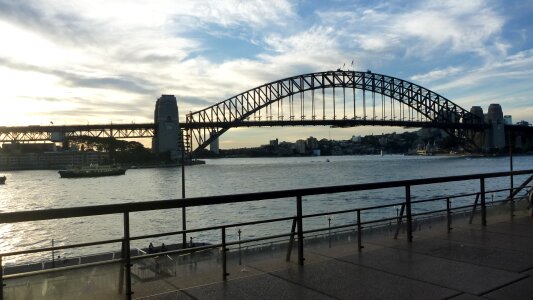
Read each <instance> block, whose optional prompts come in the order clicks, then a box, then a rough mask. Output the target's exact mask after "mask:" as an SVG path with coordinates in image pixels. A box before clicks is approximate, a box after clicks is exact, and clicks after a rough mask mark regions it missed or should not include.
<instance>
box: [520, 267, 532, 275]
mask: <svg viewBox="0 0 533 300" xmlns="http://www.w3.org/2000/svg"><path fill="white" fill-rule="evenodd" d="M531 270H533V267H531V268H527V269H524V270H522V271H520V272H519V273H525V272H527V271H531ZM526 275H528V274H526ZM528 276H529V275H528Z"/></svg>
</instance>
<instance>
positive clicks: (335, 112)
mask: <svg viewBox="0 0 533 300" xmlns="http://www.w3.org/2000/svg"><path fill="white" fill-rule="evenodd" d="M491 107H492V105H491ZM497 107H499V105H498V106H497ZM487 116H488V119H487V118H486V117H485V116H484V113H483V110H482V108H481V107H476V106H474V107H472V109H470V110H466V109H464V108H462V107H460V106H459V105H457V104H456V103H454V102H452V101H450V100H449V99H447V98H445V97H443V96H441V95H439V94H437V93H435V92H433V91H431V90H429V89H427V88H425V87H422V86H420V85H417V84H415V83H412V82H409V81H406V80H403V79H399V78H395V77H392V76H387V75H383V74H378V73H373V72H371V71H366V72H360V71H346V70H340V69H339V70H337V71H325V72H316V73H309V74H303V75H298V76H293V77H288V78H284V79H281V80H277V81H273V82H270V83H266V84H263V85H261V86H258V87H256V88H253V89H250V90H247V91H245V92H243V93H240V94H238V95H235V96H233V97H231V98H229V99H226V100H224V101H221V102H218V103H216V104H213V105H211V106H209V107H207V108H204V109H202V110H199V111H196V112H191V113H189V114H187V115H186V118H185V122H183V121H182V122H179V121H176V123H177V124H175V125H176V126H175V127H174V128H175V130H177V131H178V134H179V136H180V141H181V142H180V143H178V144H179V145H177V148H178V149H179V148H182V147H183V148H184V149H185V151H186V152H188V153H189V154H194V153H195V152H197V151H199V150H201V149H204V148H205V147H207V146H208V145H209V144H210V143H211V142H213V141H215V140H216V139H218V138H219V137H220V136H221V135H222V134H224V133H225V132H226V131H228V130H229V129H231V128H236V127H275V126H331V127H343V128H344V127H355V126H399V127H410V128H422V127H432V128H439V129H442V130H444V131H445V132H446V133H448V134H449V135H450V136H452V137H454V138H456V139H457V140H458V142H459V143H460V144H461V145H462V147H463V148H464V149H465V150H466V151H470V152H480V151H482V150H484V149H486V148H502V147H504V146H505V138H506V137H507V136H513V138H516V137H521V138H523V139H528V140H530V139H531V137H532V136H533V128H532V127H529V126H518V125H509V124H507V125H505V124H503V115H502V112H501V108H500V109H499V111H496V112H491V111H490V109H489V112H488V114H487ZM156 122H157V121H156ZM156 122H154V123H145V124H101V125H63V126H56V125H47V126H16V127H15V126H9V127H0V143H6V142H30V141H54V142H60V141H68V140H69V139H70V138H73V137H79V136H93V137H113V138H119V139H121V138H149V137H152V138H157V136H158V135H159V130H160V129H158V128H161V127H160V124H157V123H156ZM502 140H503V145H502ZM509 140H511V139H508V141H509Z"/></svg>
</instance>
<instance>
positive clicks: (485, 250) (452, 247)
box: [391, 237, 533, 272]
mask: <svg viewBox="0 0 533 300" xmlns="http://www.w3.org/2000/svg"><path fill="white" fill-rule="evenodd" d="M444 238H445V237H444ZM444 238H442V239H441V238H433V239H424V240H417V241H415V242H413V243H412V244H410V245H409V244H407V243H404V242H398V243H397V244H395V245H391V246H392V247H394V248H399V249H409V250H411V251H414V252H416V253H420V254H425V255H429V256H434V257H440V258H445V259H449V260H455V261H461V262H466V263H472V264H476V265H480V266H486V267H491V268H496V269H501V270H507V271H513V272H522V271H526V270H528V269H530V268H533V255H532V254H531V252H524V251H517V250H511V249H501V248H500V249H496V248H491V247H487V246H482V245H476V244H474V245H472V244H465V243H461V242H456V241H452V240H448V239H444Z"/></svg>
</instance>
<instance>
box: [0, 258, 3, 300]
mask: <svg viewBox="0 0 533 300" xmlns="http://www.w3.org/2000/svg"><path fill="white" fill-rule="evenodd" d="M0 300H4V264H3V263H2V256H1V255H0Z"/></svg>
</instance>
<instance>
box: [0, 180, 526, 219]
mask: <svg viewBox="0 0 533 300" xmlns="http://www.w3.org/2000/svg"><path fill="white" fill-rule="evenodd" d="M525 174H533V170H521V171H514V172H496V173H484V174H472V175H456V176H446V177H434V178H422V179H411V180H399V181H389V182H374V183H361V184H351V185H338V186H328V187H315V188H305V189H294V190H279V191H267V192H256V193H247V194H235V195H219V196H207V197H195V198H185V199H172V200H156V201H143V202H133V203H122V204H107V205H96V206H84V207H70V208H55V209H43V210H32V211H19V212H6V213H0V224H6V223H17V222H28V221H40V220H51V219H63V218H74V217H86V216H97V215H107V214H119V213H127V212H139V211H147V210H159V209H172V208H183V207H195V206H205V205H213V204H225V203H238V202H248V201H257V200H267V199H281V198H289V197H296V196H309V195H319V194H331V193H343V192H355V191H363V190H375V189H384V188H395V187H404V186H416V185H425V184H434V183H444V182H454V181H464V180H474V179H481V178H495V177H504V176H510V175H513V176H516V175H525Z"/></svg>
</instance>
